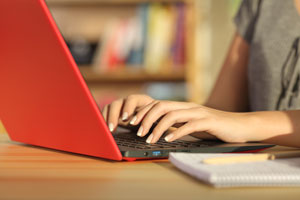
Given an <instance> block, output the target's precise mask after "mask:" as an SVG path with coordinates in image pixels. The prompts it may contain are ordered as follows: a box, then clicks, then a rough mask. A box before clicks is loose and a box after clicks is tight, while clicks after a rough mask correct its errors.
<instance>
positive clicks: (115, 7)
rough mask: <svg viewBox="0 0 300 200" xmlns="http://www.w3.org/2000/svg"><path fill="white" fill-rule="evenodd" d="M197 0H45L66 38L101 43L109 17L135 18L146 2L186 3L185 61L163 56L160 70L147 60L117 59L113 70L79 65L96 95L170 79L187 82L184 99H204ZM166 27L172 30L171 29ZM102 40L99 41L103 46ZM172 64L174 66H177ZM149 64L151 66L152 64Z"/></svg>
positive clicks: (140, 89) (135, 89)
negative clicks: (197, 47) (198, 54)
mask: <svg viewBox="0 0 300 200" xmlns="http://www.w3.org/2000/svg"><path fill="white" fill-rule="evenodd" d="M196 1H197V0H46V3H47V4H48V7H49V9H50V11H51V13H52V15H53V17H54V19H55V21H56V23H57V24H58V27H59V29H60V31H61V32H62V34H63V36H64V38H65V40H66V41H70V40H73V39H74V38H75V39H76V38H81V39H82V38H83V39H84V40H85V42H87V43H92V44H96V43H97V44H99V41H101V40H103V38H105V34H106V30H107V22H108V21H110V20H112V19H113V20H114V19H122V20H123V19H130V18H133V17H135V16H136V14H137V9H139V7H140V6H141V5H143V4H147V5H150V6H152V5H162V6H169V7H172V9H173V6H177V5H179V4H180V5H183V6H184V23H183V30H184V37H185V38H184V44H183V45H184V46H183V47H182V48H184V56H185V58H184V62H181V63H179V64H178V63H177V64H176V65H175V64H174V63H170V61H169V60H167V61H165V60H163V61H162V62H161V63H160V66H162V67H161V68H163V69H162V70H157V71H151V70H152V68H150V69H151V70H149V69H147V67H145V66H146V64H145V63H142V64H141V63H138V64H131V63H121V64H120V63H117V64H116V65H115V66H114V67H113V68H114V69H113V70H99V69H98V68H105V66H106V65H105V64H103V63H101V64H98V65H97V66H98V68H97V69H95V64H94V63H88V64H87V63H84V64H83V65H82V64H78V65H79V69H80V71H81V73H82V75H83V77H84V78H85V80H86V82H87V84H88V86H89V88H90V89H91V91H92V93H93V95H94V96H101V95H106V93H105V92H107V91H108V88H111V89H112V90H115V92H116V93H117V94H119V96H123V95H125V96H126V95H129V94H130V93H132V92H135V93H147V92H146V91H147V89H145V88H146V87H148V86H149V85H151V83H162V84H164V83H167V84H174V85H176V84H183V85H185V87H184V88H185V90H186V91H184V92H183V93H184V99H185V100H189V101H195V102H199V101H201V99H200V98H201V86H200V85H199V81H198V78H197V74H198V73H199V71H201V70H200V68H201V66H199V65H196V63H195V60H196V59H195V30H196V25H197V23H196V19H195V2H196ZM168 9H169V8H168ZM162 16H163V15H162ZM166 25H168V24H166ZM163 31H165V32H168V31H169V32H172V31H171V30H163ZM101 42H102V41H101ZM103 43H104V42H102V43H100V44H101V45H102V46H103ZM100 44H99V46H100ZM149 46H150V45H149ZM102 48H103V47H102ZM158 51H159V49H158ZM144 61H145V58H144ZM152 63H153V62H152ZM106 64H107V63H106ZM169 66H175V68H170V67H169ZM150 67H152V66H151V65H150ZM125 86H126V88H128V92H126V91H125V90H127V89H126V88H125ZM119 90H122V91H121V92H120V91H119ZM113 96H114V95H113ZM199 97H200V98H199ZM180 100H183V99H180Z"/></svg>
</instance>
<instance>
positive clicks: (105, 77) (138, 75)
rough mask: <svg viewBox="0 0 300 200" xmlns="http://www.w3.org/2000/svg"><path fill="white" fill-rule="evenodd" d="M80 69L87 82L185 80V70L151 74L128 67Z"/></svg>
mask: <svg viewBox="0 0 300 200" xmlns="http://www.w3.org/2000/svg"><path fill="white" fill-rule="evenodd" d="M79 69H80V72H81V74H82V76H83V77H84V79H85V81H86V83H87V84H98V83H147V82H183V81H185V73H184V71H183V70H181V71H174V72H172V73H159V74H149V73H147V72H145V71H144V70H137V69H128V67H126V68H124V69H121V70H119V69H118V70H116V71H111V72H96V71H94V70H93V69H92V68H91V67H79Z"/></svg>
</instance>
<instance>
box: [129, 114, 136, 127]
mask: <svg viewBox="0 0 300 200" xmlns="http://www.w3.org/2000/svg"><path fill="white" fill-rule="evenodd" d="M136 120H137V117H136V116H134V117H133V118H132V120H131V121H130V122H129V124H131V125H134V123H135V121H136Z"/></svg>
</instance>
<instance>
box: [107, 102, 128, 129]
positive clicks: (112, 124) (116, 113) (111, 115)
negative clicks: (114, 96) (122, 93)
mask: <svg viewBox="0 0 300 200" xmlns="http://www.w3.org/2000/svg"><path fill="white" fill-rule="evenodd" d="M123 102H124V99H119V100H116V101H114V102H112V103H111V104H110V105H109V109H108V128H109V130H110V131H111V132H113V131H114V130H115V129H116V127H117V125H118V120H119V118H120V113H121V110H122V106H123Z"/></svg>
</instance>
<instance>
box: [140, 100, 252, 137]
mask: <svg viewBox="0 0 300 200" xmlns="http://www.w3.org/2000/svg"><path fill="white" fill-rule="evenodd" d="M178 104H180V105H181V106H180V107H179V108H178V106H176V105H178ZM184 104H185V103H184V102H172V101H159V102H158V103H157V104H154V105H152V107H151V108H148V109H149V110H148V112H146V113H145V112H143V115H142V116H141V115H140V113H139V112H138V113H137V114H136V115H137V116H139V119H142V120H141V121H140V122H141V127H147V128H146V130H148V127H151V126H152V125H153V124H154V123H155V122H157V121H158V120H159V119H160V120H159V121H158V123H157V125H156V127H155V128H154V130H153V132H152V133H151V134H150V135H149V136H148V139H147V143H156V142H157V141H158V140H159V138H160V137H161V136H162V134H163V133H164V132H165V131H167V130H168V128H170V127H171V126H176V127H178V126H179V128H177V129H176V130H175V131H173V132H171V133H170V134H168V135H167V136H166V137H165V140H166V141H168V142H172V141H174V140H176V139H178V138H180V137H182V136H184V135H188V134H192V135H193V136H197V137H200V138H207V134H206V135H205V134H203V132H206V133H209V134H210V135H211V136H212V137H216V138H218V139H220V140H223V141H225V142H235V143H236V142H238V143H241V142H247V141H253V140H255V138H253V131H254V129H253V125H251V124H250V121H249V120H248V119H249V117H250V116H251V113H250V114H249V113H233V112H224V111H219V110H215V109H212V108H208V107H205V106H200V105H198V106H195V104H193V105H194V106H191V107H190V106H186V107H185V106H183V105H184ZM186 104H187V105H190V103H186ZM173 107H174V108H173ZM136 125H137V124H136ZM142 129H143V128H142ZM146 134H147V131H145V129H144V130H143V131H142V134H141V135H140V136H141V137H143V136H145V135H146Z"/></svg>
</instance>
